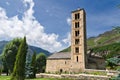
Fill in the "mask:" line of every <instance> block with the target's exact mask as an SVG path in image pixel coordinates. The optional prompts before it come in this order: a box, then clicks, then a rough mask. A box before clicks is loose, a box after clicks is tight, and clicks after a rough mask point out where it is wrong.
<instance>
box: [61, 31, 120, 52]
mask: <svg viewBox="0 0 120 80" xmlns="http://www.w3.org/2000/svg"><path fill="white" fill-rule="evenodd" d="M119 42H120V33H117V32H116V31H113V30H110V31H106V32H104V33H102V34H100V35H98V36H97V37H90V38H88V39H87V49H90V48H95V47H100V46H105V45H110V44H113V43H119ZM70 48H71V47H68V48H66V49H64V50H62V51H60V52H70V51H71V49H70Z"/></svg>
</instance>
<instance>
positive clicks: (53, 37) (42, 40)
mask: <svg viewBox="0 0 120 80" xmlns="http://www.w3.org/2000/svg"><path fill="white" fill-rule="evenodd" d="M23 3H24V5H25V6H27V4H29V5H30V6H29V8H28V9H27V10H26V11H25V12H24V15H23V17H22V19H21V20H20V19H19V18H18V16H17V15H16V16H13V17H11V18H8V17H7V15H6V11H5V9H3V8H2V7H0V40H11V39H13V38H15V37H23V36H25V35H26V37H27V42H28V44H30V45H34V46H38V47H41V48H43V49H46V50H49V51H51V52H53V51H59V50H61V49H62V48H63V46H62V44H61V42H58V41H57V40H58V37H59V35H57V34H54V33H51V34H47V33H45V32H44V26H42V25H41V24H40V23H39V22H38V21H37V20H36V19H35V17H34V16H33V14H34V10H33V7H34V2H33V0H24V1H23Z"/></svg>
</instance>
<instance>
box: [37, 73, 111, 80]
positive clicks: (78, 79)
mask: <svg viewBox="0 0 120 80" xmlns="http://www.w3.org/2000/svg"><path fill="white" fill-rule="evenodd" d="M36 76H37V77H39V78H69V79H73V80H109V77H107V76H100V75H89V74H61V75H57V74H43V73H42V74H37V75H36Z"/></svg>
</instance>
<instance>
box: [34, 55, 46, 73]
mask: <svg viewBox="0 0 120 80" xmlns="http://www.w3.org/2000/svg"><path fill="white" fill-rule="evenodd" d="M45 67H46V55H45V54H44V53H39V54H38V55H37V57H36V68H37V73H39V72H45Z"/></svg>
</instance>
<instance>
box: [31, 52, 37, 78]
mask: <svg viewBox="0 0 120 80" xmlns="http://www.w3.org/2000/svg"><path fill="white" fill-rule="evenodd" d="M31 69H32V72H33V74H32V76H31V78H35V77H36V52H34V54H33V56H32V61H31Z"/></svg>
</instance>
